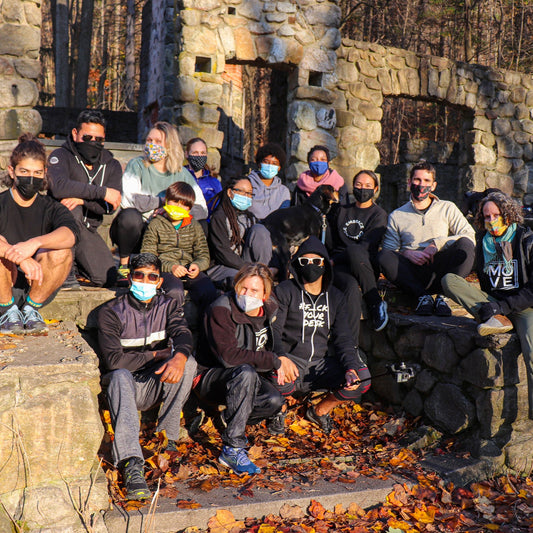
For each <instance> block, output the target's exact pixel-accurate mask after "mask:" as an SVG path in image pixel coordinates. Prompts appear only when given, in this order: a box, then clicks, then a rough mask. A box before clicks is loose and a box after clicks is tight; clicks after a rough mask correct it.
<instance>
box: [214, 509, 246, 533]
mask: <svg viewBox="0 0 533 533" xmlns="http://www.w3.org/2000/svg"><path fill="white" fill-rule="evenodd" d="M207 527H208V528H209V531H210V533H229V531H231V529H233V528H235V527H240V528H244V522H237V520H235V517H234V516H233V513H232V512H231V511H228V510H226V509H219V510H218V511H217V513H216V515H215V516H212V517H211V518H210V519H209V522H208V523H207Z"/></svg>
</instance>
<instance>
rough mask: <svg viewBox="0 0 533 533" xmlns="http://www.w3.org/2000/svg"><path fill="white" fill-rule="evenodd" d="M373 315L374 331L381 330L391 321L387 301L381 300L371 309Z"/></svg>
mask: <svg viewBox="0 0 533 533" xmlns="http://www.w3.org/2000/svg"><path fill="white" fill-rule="evenodd" d="M370 314H371V315H372V324H373V325H374V331H381V330H382V329H383V328H384V327H385V326H386V325H387V323H388V322H389V315H388V313H387V302H385V301H383V300H381V302H379V304H377V305H375V306H373V307H372V308H371V309H370Z"/></svg>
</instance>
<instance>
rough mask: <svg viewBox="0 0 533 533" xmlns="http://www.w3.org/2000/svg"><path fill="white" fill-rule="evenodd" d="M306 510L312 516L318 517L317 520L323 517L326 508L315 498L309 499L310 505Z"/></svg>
mask: <svg viewBox="0 0 533 533" xmlns="http://www.w3.org/2000/svg"><path fill="white" fill-rule="evenodd" d="M307 512H308V513H309V514H310V515H311V516H312V517H313V518H318V520H322V519H323V518H324V514H325V512H326V509H325V508H324V506H323V505H322V504H321V503H320V502H317V501H316V500H311V505H309V507H308V508H307Z"/></svg>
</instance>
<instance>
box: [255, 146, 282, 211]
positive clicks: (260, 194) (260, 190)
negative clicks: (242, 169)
mask: <svg viewBox="0 0 533 533" xmlns="http://www.w3.org/2000/svg"><path fill="white" fill-rule="evenodd" d="M286 158H287V156H286V155H285V152H284V150H283V148H282V147H281V146H280V145H279V144H276V143H267V144H265V145H263V146H261V147H260V148H259V150H257V153H256V155H255V162H256V163H257V166H258V170H252V172H250V175H249V176H248V177H249V178H250V181H251V183H252V187H253V193H254V201H253V204H252V205H251V206H250V208H249V210H250V212H251V213H252V214H253V215H255V216H256V217H257V219H258V220H263V219H264V218H265V217H267V216H268V215H270V213H272V211H276V209H281V208H285V207H289V205H290V202H291V193H290V191H289V189H288V188H287V187H286V186H285V185H283V183H282V182H281V179H280V177H279V172H280V171H281V169H282V168H283V167H284V166H285V160H286Z"/></svg>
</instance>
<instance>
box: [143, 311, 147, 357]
mask: <svg viewBox="0 0 533 533" xmlns="http://www.w3.org/2000/svg"><path fill="white" fill-rule="evenodd" d="M146 309H147V304H144V307H143V322H144V344H143V353H144V352H145V351H146V340H147V339H148V335H147V333H148V324H147V320H146Z"/></svg>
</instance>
